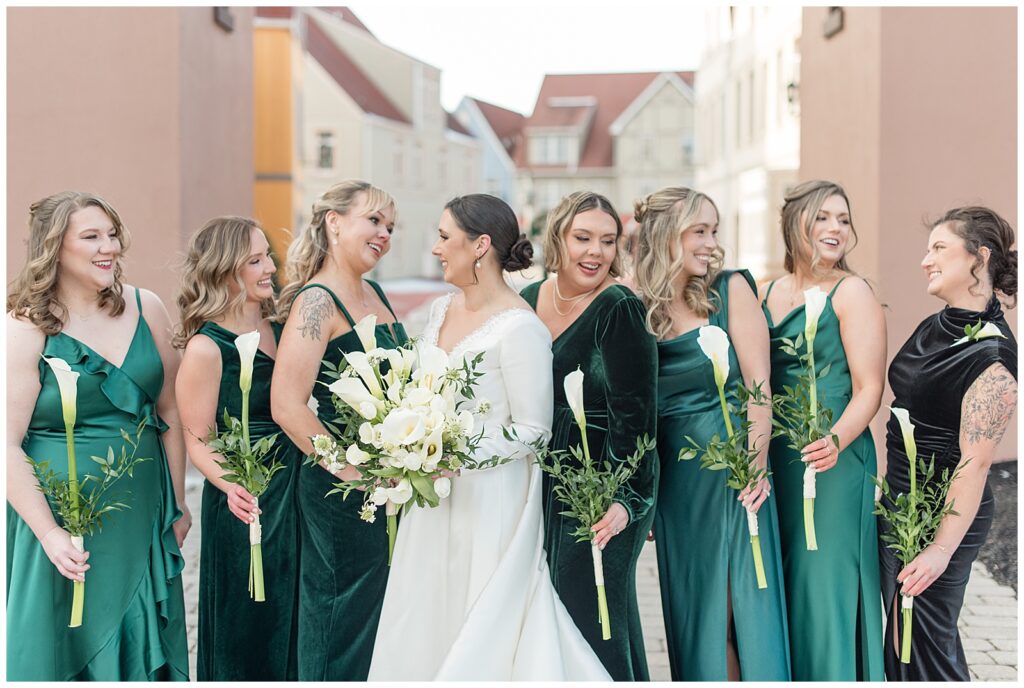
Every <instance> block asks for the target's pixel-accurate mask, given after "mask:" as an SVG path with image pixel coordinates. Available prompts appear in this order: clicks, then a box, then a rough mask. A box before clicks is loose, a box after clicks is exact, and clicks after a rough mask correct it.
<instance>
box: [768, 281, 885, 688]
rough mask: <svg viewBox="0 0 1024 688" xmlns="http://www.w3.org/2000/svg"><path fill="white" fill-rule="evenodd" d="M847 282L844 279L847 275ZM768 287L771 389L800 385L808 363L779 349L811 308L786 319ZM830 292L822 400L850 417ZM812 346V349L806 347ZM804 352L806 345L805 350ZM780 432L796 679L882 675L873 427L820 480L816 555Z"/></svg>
mask: <svg viewBox="0 0 1024 688" xmlns="http://www.w3.org/2000/svg"><path fill="white" fill-rule="evenodd" d="M839 282H840V283H841V282H842V280H840V281H839ZM774 284H775V283H774V282H772V284H771V285H769V287H768V292H767V293H766V294H765V300H764V302H763V303H762V308H763V309H764V314H765V317H766V318H767V320H768V326H769V330H770V332H771V337H772V390H773V391H774V392H776V393H778V392H781V391H782V388H783V385H790V386H795V385H796V384H797V377H798V375H799V374H800V372H801V369H802V364H801V362H800V361H799V360H798V359H797V357H796V356H791V355H790V354H787V353H785V352H784V351H782V350H781V349H780V347H781V346H782V341H781V340H782V338H783V337H785V338H787V339H792V340H795V339H796V338H797V336H799V335H800V334H801V333H803V331H804V323H805V319H806V318H805V311H804V306H803V305H801V306H798V307H796V308H794V309H793V310H792V311H790V312H789V313H788V314H787V315H786V316H785V317H784V318H782V320H780V321H779V323H778V324H776V323H774V322H773V321H772V316H771V313H770V312H769V311H768V306H767V300H768V294H770V293H771V290H772V286H774ZM838 288H839V283H837V284H836V286H835V287H834V288H833V289H832V291H831V292H829V295H828V299H827V302H826V304H825V310H824V311H823V312H822V314H821V316H820V317H819V319H818V332H817V335H816V336H815V339H814V363H815V365H816V366H817V370H818V372H819V373H820V372H821V370H822V368H824V367H825V366H827V365H830V364H831V366H832V367H831V369H830V370H829V373H828V374H827V375H826V376H825V377H824V378H823V379H821V380H820V381H819V382H818V403H819V405H820V406H821V407H822V408H830V409H832V422H833V423H835V422H836V421H838V420H839V418H840V416H842V414H843V411H844V410H845V409H846V405H847V404H849V403H850V397H851V395H852V389H853V385H852V381H851V379H850V367H849V364H848V363H847V361H846V351H845V349H844V348H843V342H842V338H841V336H840V332H839V319H838V318H837V317H836V313H835V310H833V308H832V296H833V295H834V294H835V291H836V289H838ZM805 350H806V349H804V351H805ZM801 353H803V351H801ZM787 442H788V441H787V440H786V439H785V438H782V437H778V438H776V439H775V440H773V441H772V445H771V450H770V453H769V460H770V463H771V469H772V471H773V472H774V474H775V497H776V498H777V500H778V504H779V526H780V534H781V537H782V561H783V569H784V571H785V577H786V603H787V605H788V607H789V641H790V651H791V655H792V660H793V679H794V680H796V681H881V680H882V679H883V661H882V613H881V601H880V600H881V588H880V585H879V575H878V549H877V545H878V534H877V531H876V526H875V517H874V515H873V512H874V498H875V486H874V483H873V482H872V481H871V476H872V475H874V474H875V471H876V463H875V445H874V441H873V440H872V439H871V432H870V431H869V430H868V429H867V428H865V430H864V432H862V433H861V434H860V436H859V437H857V438H856V439H854V440H853V441H852V442H851V443H850V444H849V446H848V447H846V449H844V450H843V451H842V452H841V453H840V454H839V460H838V461H837V462H836V465H835V466H833V467H832V468H830V469H829V470H828V471H825V472H824V473H820V474H818V476H817V478H816V480H815V491H816V496H815V499H814V528H815V534H816V535H817V541H818V549H817V550H816V551H808V550H807V544H806V541H805V537H804V512H803V504H804V500H803V474H804V464H803V462H801V461H800V455H799V452H798V451H797V450H795V449H790V448H789V447H788V446H787Z"/></svg>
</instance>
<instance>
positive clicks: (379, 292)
mask: <svg viewBox="0 0 1024 688" xmlns="http://www.w3.org/2000/svg"><path fill="white" fill-rule="evenodd" d="M366 283H367V284H369V285H370V286H371V287H373V290H374V291H375V292H377V296H379V297H380V300H381V302H382V303H383V304H384V307H385V308H387V309H388V312H389V313H391V317H392V318H394V319H395V322H396V323H397V322H398V316H397V315H395V310H394V309H393V308H392V307H391V303H390V302H389V301H388V297H386V296H384V290H383V289H381V288H380V285H379V284H377V283H376V282H374V281H373V280H366Z"/></svg>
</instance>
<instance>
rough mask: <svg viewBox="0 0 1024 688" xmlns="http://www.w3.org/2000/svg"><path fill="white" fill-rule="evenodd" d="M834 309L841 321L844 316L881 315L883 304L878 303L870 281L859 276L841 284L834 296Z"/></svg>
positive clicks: (847, 279)
mask: <svg viewBox="0 0 1024 688" xmlns="http://www.w3.org/2000/svg"><path fill="white" fill-rule="evenodd" d="M832 308H833V309H834V310H835V312H836V315H837V316H839V318H840V320H841V319H842V318H843V316H844V315H847V314H852V315H856V316H861V315H881V313H882V304H880V303H879V302H878V297H877V296H876V295H875V290H874V289H872V288H871V285H870V284H868V281H867V280H866V279H864V278H863V277H860V276H858V275H850V276H849V277H847V278H846V279H844V280H843V281H842V283H840V285H839V287H838V288H837V289H836V292H835V294H833V295H832Z"/></svg>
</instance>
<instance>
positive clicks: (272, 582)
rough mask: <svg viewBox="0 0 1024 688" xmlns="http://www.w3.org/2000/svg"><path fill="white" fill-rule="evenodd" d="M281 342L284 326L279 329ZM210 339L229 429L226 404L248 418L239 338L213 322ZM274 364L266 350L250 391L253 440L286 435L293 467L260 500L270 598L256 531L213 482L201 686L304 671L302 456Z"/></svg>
mask: <svg viewBox="0 0 1024 688" xmlns="http://www.w3.org/2000/svg"><path fill="white" fill-rule="evenodd" d="M273 329H274V337H275V339H278V338H280V335H281V328H280V326H279V325H276V324H275V325H274V326H273ZM198 334H202V335H206V336H207V337H209V338H210V339H212V340H213V341H214V343H216V344H217V347H218V348H219V349H220V358H221V377H220V394H219V396H218V399H217V414H216V415H217V432H224V431H225V430H226V429H227V428H226V427H225V426H224V421H223V414H224V409H225V407H226V408H227V410H228V413H229V414H231V415H232V416H234V417H235V418H239V419H241V417H242V392H241V390H240V389H239V388H238V375H239V369H240V365H241V364H240V361H239V358H238V349H237V348H236V347H235V338H236V337H237V336H238V334H236V333H234V332H231V331H229V330H226V329H224V328H223V327H221V326H220V325H217V324H216V323H212V322H206V323H203V326H202V327H200V328H199V332H198ZM273 374H274V359H272V358H271V357H270V356H268V355H267V354H265V353H263V351H262V350H258V351H257V352H256V357H255V359H254V360H253V374H252V389H251V390H250V392H249V437H250V440H251V441H252V442H257V441H259V440H260V439H262V438H264V437H266V436H268V435H272V434H274V433H275V432H277V433H280V434H279V435H278V437H277V441H276V443H275V446H276V447H277V448H278V449H277V455H276V456H277V458H278V459H279V460H281V461H282V462H283V463H284V464H285V466H286V468H285V469H284V470H283V471H279V472H278V473H276V474H275V475H274V477H273V478H272V479H271V481H270V486H269V487H268V488H267V491H266V492H264V493H263V494H262V495H260V497H259V507H260V511H261V512H262V513H261V514H260V525H261V526H262V528H263V538H262V540H263V541H262V545H261V548H262V550H263V578H264V585H265V588H266V601H264V602H255V601H253V600H252V599H250V597H249V585H248V583H249V528H248V526H246V525H245V524H244V523H242V522H241V521H239V520H238V519H237V518H236V517H235V515H234V514H232V513H231V511H230V510H229V509H228V502H227V497H226V496H225V494H224V493H223V492H221V491H220V490H219V489H218V488H217V487H216V486H214V485H212V484H211V483H210V482H209V481H204V483H205V484H204V485H203V506H202V519H201V528H202V540H201V544H200V554H199V646H198V659H197V666H196V673H197V674H198V678H199V680H200V681H294V680H296V678H297V677H298V673H297V654H296V651H297V648H296V641H297V636H298V583H299V576H298V574H299V551H298V546H299V532H298V528H299V523H298V515H297V510H296V505H295V485H296V482H297V480H298V470H299V466H300V465H301V463H302V459H303V457H302V454H301V453H300V452H299V450H298V448H297V447H296V446H295V445H294V444H292V443H291V442H290V441H289V440H288V436H287V435H285V434H284V433H283V432H281V429H280V428H279V427H278V426H277V424H276V423H274V420H273V418H271V415H270V380H271V377H272V376H273Z"/></svg>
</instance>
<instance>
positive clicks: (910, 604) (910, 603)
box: [902, 595, 914, 609]
mask: <svg viewBox="0 0 1024 688" xmlns="http://www.w3.org/2000/svg"><path fill="white" fill-rule="evenodd" d="M902 597H903V604H902V606H903V608H904V609H913V608H914V597H913V596H912V595H903V596H902Z"/></svg>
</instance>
